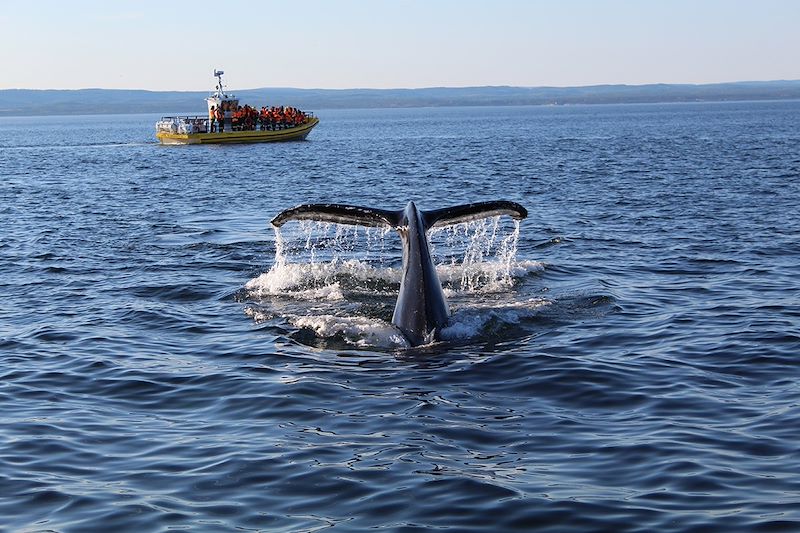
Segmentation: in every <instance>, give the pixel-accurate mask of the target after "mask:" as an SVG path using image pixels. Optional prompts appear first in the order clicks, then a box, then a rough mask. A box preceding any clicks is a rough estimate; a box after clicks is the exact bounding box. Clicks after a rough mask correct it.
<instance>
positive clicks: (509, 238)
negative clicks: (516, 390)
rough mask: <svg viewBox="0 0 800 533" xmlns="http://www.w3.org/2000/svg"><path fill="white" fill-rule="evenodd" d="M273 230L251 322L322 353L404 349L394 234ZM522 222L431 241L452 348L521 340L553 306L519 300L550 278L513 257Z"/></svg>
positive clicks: (446, 231)
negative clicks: (271, 252) (531, 280)
mask: <svg viewBox="0 0 800 533" xmlns="http://www.w3.org/2000/svg"><path fill="white" fill-rule="evenodd" d="M294 226H295V229H296V231H294V232H291V228H288V227H286V226H285V227H284V228H283V230H282V231H281V230H280V229H276V239H275V243H276V255H275V261H274V264H273V265H272V267H271V268H270V269H269V270H268V271H267V272H265V273H263V274H261V275H259V276H257V277H255V278H253V279H251V280H250V281H248V282H247V284H246V285H245V287H244V291H243V293H242V299H243V300H244V301H245V302H246V306H245V313H246V314H247V315H248V316H250V317H251V318H253V320H255V321H256V322H257V323H259V324H265V325H266V326H267V327H274V328H279V329H285V330H287V333H288V335H289V336H290V337H291V338H292V339H294V340H295V341H297V342H300V343H302V344H306V345H310V346H314V347H321V348H334V349H335V348H348V347H356V348H365V349H379V350H404V349H408V348H410V347H411V346H410V345H409V343H408V341H407V340H406V338H405V337H404V336H403V334H402V333H401V332H400V331H399V330H398V329H397V328H396V327H395V326H394V325H392V324H391V318H392V312H393V310H394V304H395V301H396V299H397V294H398V291H399V286H400V275H401V262H400V257H401V251H400V248H399V245H400V242H399V239H398V238H397V236H396V235H394V233H393V232H392V231H391V230H384V229H375V228H363V227H358V226H343V225H338V224H329V223H320V222H301V223H299V224H297V225H294ZM518 238H519V226H518V223H515V222H513V221H505V224H504V221H503V220H501V219H500V217H494V218H491V219H486V220H479V221H473V222H468V223H462V224H458V225H455V226H451V227H447V228H442V229H437V230H434V231H432V232H431V234H430V242H431V250H432V253H433V256H434V258H435V261H436V265H437V266H436V268H437V273H438V275H439V278H440V279H441V281H442V285H443V288H444V291H445V295H446V296H447V299H448V302H449V304H450V308H451V311H452V315H451V318H450V321H449V324H448V326H447V327H446V328H445V329H444V330H443V331H442V332H441V338H442V339H443V341H445V342H448V343H471V342H490V341H493V340H496V339H500V338H505V337H507V336H509V335H510V336H515V334H518V335H523V334H524V333H522V330H521V329H520V324H521V323H522V322H524V321H525V320H526V319H529V318H531V317H534V316H536V314H537V313H538V312H539V311H540V309H542V308H543V307H546V306H547V305H549V303H550V302H549V300H547V299H545V298H536V297H522V298H520V294H519V290H518V289H519V288H520V285H521V284H522V283H523V281H524V280H525V279H526V278H527V277H528V276H530V275H531V274H534V273H537V272H540V271H542V270H543V269H544V264H543V263H540V262H537V261H521V260H518V259H517V257H516V251H517V241H518Z"/></svg>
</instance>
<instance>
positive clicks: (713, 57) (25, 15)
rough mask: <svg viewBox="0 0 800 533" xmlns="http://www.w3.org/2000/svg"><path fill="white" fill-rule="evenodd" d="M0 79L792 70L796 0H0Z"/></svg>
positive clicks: (487, 80)
mask: <svg viewBox="0 0 800 533" xmlns="http://www.w3.org/2000/svg"><path fill="white" fill-rule="evenodd" d="M0 8H2V9H0V50H2V60H0V65H2V67H3V68H2V78H0V89H11V88H20V89H78V88H87V87H102V88H115V89H148V90H206V89H208V90H210V89H212V88H213V85H214V80H213V78H212V76H211V73H212V70H213V69H214V68H219V69H224V70H225V72H226V76H225V77H226V83H227V84H228V86H229V87H230V88H231V89H234V90H235V89H249V88H256V87H300V88H331V89H340V88H355V87H363V88H399V87H408V88H414V87H441V86H444V87H461V86H478V85H516V86H543V85H547V86H575V85H595V84H606V83H626V84H646V83H713V82H724V81H742V80H774V79H800V60H798V58H799V57H800V56H799V55H798V53H800V30H798V27H799V26H800V0H594V1H592V0H549V1H545V0H302V1H289V0H264V1H250V0H228V1H226V2H209V1H202V0H195V1H182V0H171V1H168V2H167V1H164V0H158V1H155V0H136V1H129V0H113V1H108V0H102V1H100V0H73V1H69V2H66V1H63V0H57V1H56V0H30V1H27V2H24V1H20V0H0Z"/></svg>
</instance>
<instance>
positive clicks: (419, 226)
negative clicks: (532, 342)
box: [272, 200, 528, 346]
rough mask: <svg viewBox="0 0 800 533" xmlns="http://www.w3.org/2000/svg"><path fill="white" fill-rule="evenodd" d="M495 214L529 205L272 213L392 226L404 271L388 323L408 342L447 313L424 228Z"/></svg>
mask: <svg viewBox="0 0 800 533" xmlns="http://www.w3.org/2000/svg"><path fill="white" fill-rule="evenodd" d="M500 215H509V216H510V217H512V218H513V219H515V220H522V219H523V218H525V217H527V216H528V211H527V210H526V209H525V208H524V207H522V206H521V205H519V204H518V203H515V202H508V201H504V200H498V201H491V202H476V203H472V204H465V205H458V206H454V207H446V208H444V209H434V210H431V211H420V210H418V209H417V206H416V205H414V202H409V203H408V205H407V206H406V208H405V209H402V210H399V211H388V210H385V209H375V208H372V207H360V206H354V205H343V204H303V205H298V206H297V207H293V208H291V209H287V210H286V211H283V212H281V213H280V214H278V216H276V217H275V218H273V219H272V225H273V226H276V227H280V226H282V225H283V224H285V223H286V222H288V221H290V220H316V221H321V222H335V223H337V224H354V225H360V226H370V227H381V226H383V227H390V228H394V229H395V230H397V232H398V234H399V235H400V239H401V240H402V241H403V272H402V278H401V282H400V294H399V295H398V297H397V304H395V308H394V314H393V315H392V324H394V325H395V326H397V328H398V329H399V330H400V331H402V332H403V334H404V335H405V337H406V338H407V339H408V341H409V343H410V344H411V345H412V346H419V345H421V344H426V343H429V342H431V341H432V340H435V339H436V338H438V335H439V333H440V332H441V330H442V328H443V327H444V326H446V325H447V321H448V319H449V317H450V310H449V309H448V307H447V302H446V300H445V297H444V291H443V290H442V283H441V281H440V280H439V275H438V274H437V273H436V266H435V265H434V264H433V259H432V258H431V252H430V247H429V244H428V230H429V229H431V228H434V227H443V226H449V225H452V224H459V223H462V222H469V221H471V220H478V219H481V218H486V217H492V216H500Z"/></svg>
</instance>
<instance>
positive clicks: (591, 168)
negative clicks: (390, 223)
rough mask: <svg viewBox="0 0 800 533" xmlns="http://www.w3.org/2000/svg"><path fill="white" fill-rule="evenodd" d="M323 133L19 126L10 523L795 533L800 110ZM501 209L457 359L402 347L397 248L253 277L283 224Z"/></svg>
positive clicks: (1, 206) (619, 110)
mask: <svg viewBox="0 0 800 533" xmlns="http://www.w3.org/2000/svg"><path fill="white" fill-rule="evenodd" d="M317 114H318V116H319V117H320V118H321V122H320V124H319V126H318V127H317V128H316V129H315V130H314V131H313V132H312V134H311V135H310V136H309V138H308V140H307V141H305V142H293V143H281V144H265V145H237V146H171V147H165V146H160V145H158V144H156V143H155V139H154V131H153V123H154V122H155V120H156V119H157V118H158V117H156V116H150V115H120V116H112V115H106V116H80V117H11V118H2V119H0V228H1V229H2V237H1V238H0V428H2V429H0V529H2V530H3V531H64V532H66V531H74V532H79V531H100V530H106V531H112V530H113V531H118V532H121V531H136V532H141V531H172V530H192V531H213V532H226V531H230V532H241V531H322V530H333V531H365V530H375V531H422V530H429V529H432V530H435V529H448V528H449V530H452V531H532V530H535V531H558V532H569V531H642V532H645V531H698V532H699V531H742V532H745V531H746V532H752V531H799V530H800V380H799V379H798V378H800V364H798V357H800V304H799V303H798V301H799V300H800V298H798V296H799V294H798V281H799V280H800V217H798V212H800V129H798V124H800V102H767V103H717V104H709V103H687V104H668V105H625V106H615V105H607V106H572V107H566V106H564V107H479V108H433V109H378V110H336V111H332V110H331V111H326V110H320V111H319V112H318V113H317ZM493 199H506V200H512V201H516V202H519V203H521V204H523V205H524V206H526V207H527V209H528V211H529V213H530V215H529V217H528V218H527V219H526V220H524V221H523V222H522V224H521V225H520V228H519V239H518V242H517V248H516V252H515V255H514V257H513V261H512V263H511V264H510V265H509V266H510V267H513V268H511V270H509V273H508V278H507V279H506V283H505V285H503V284H501V285H500V286H499V288H497V287H494V288H493V287H491V286H490V287H488V288H487V287H486V286H485V285H482V286H480V287H477V288H476V287H472V286H470V287H466V288H465V287H464V286H461V285H459V284H458V279H457V278H458V275H456V276H455V278H454V279H455V281H452V280H450V281H448V280H445V284H446V285H447V288H448V295H449V296H450V297H451V303H452V305H453V313H454V321H455V322H458V326H459V328H456V329H457V331H459V332H461V333H462V334H460V335H456V338H455V339H453V340H450V341H447V342H442V343H437V344H435V345H432V346H428V347H424V348H422V349H416V350H408V349H404V348H403V347H402V346H400V347H397V346H394V345H392V344H391V343H389V344H386V343H385V342H383V341H386V339H387V338H390V337H391V326H390V325H389V324H388V321H389V319H390V318H391V307H392V304H393V301H394V297H395V296H396V293H397V283H396V280H395V279H394V278H393V275H394V274H393V273H394V272H395V271H396V269H397V268H398V266H399V258H400V248H399V244H398V243H399V241H397V240H396V238H395V237H394V235H392V234H387V235H378V236H375V235H372V236H369V235H367V236H366V237H364V236H363V235H361V236H360V237H359V236H358V235H356V236H354V237H353V240H352V241H351V244H350V245H349V247H348V246H344V247H342V249H337V251H336V253H335V254H333V255H330V254H329V255H328V256H325V257H322V258H320V257H319V256H317V255H314V254H317V253H319V254H322V255H323V256H324V255H325V253H328V252H321V251H320V250H322V249H323V248H324V245H325V243H326V242H327V243H328V244H330V242H335V243H337V246H339V245H341V243H342V242H343V241H342V240H341V239H339V238H338V237H337V238H335V239H333V241H323V242H322V244H321V245H320V247H318V248H313V250H311V251H309V250H310V248H309V247H308V246H306V245H304V241H303V239H304V238H305V239H309V238H310V237H308V236H307V234H304V233H303V231H306V232H307V233H313V232H314V230H315V228H310V229H309V228H306V229H304V230H303V229H301V230H295V232H294V234H293V233H292V231H291V230H290V228H288V227H287V232H288V233H287V235H286V237H287V246H288V247H289V248H290V250H291V251H292V254H293V255H292V261H293V262H294V264H298V265H300V266H299V267H297V268H299V269H300V270H298V271H296V272H295V274H297V275H298V276H299V278H300V279H299V281H296V280H295V281H296V283H295V282H292V283H295V285H299V287H300V289H298V288H297V286H293V288H292V289H291V290H289V289H286V290H283V289H281V287H283V285H281V286H279V288H278V289H274V288H273V289H272V290H266V289H263V286H262V285H263V284H262V285H259V287H261V289H259V290H256V289H254V288H253V284H254V283H255V284H256V285H258V283H259V282H258V280H263V279H264V278H263V277H262V275H263V274H265V273H267V272H268V271H270V269H271V268H272V267H273V266H274V264H275V245H276V236H275V234H274V232H273V231H272V229H270V227H269V223H268V222H269V220H270V219H271V218H272V217H273V216H275V215H276V214H277V213H278V212H280V211H281V210H283V209H286V208H288V207H291V206H293V205H296V204H299V203H304V202H344V203H352V204H358V205H371V206H376V207H381V208H385V209H400V208H402V207H403V206H405V204H406V203H407V202H408V201H409V200H414V201H416V202H417V204H418V205H419V206H420V207H421V208H423V209H435V208H440V207H445V206H449V205H455V204H459V203H465V202H473V201H480V200H493ZM287 226H288V225H287ZM316 229H320V230H325V231H328V229H329V228H328V229H325V228H316ZM501 230H503V231H505V232H506V233H507V232H509V231H511V232H513V228H509V227H508V225H507V224H505V225H503V226H502V227H501ZM469 240H470V237H467V238H466V241H468V242H469ZM445 241H446V242H445V245H447V246H452V247H454V248H458V246H460V244H459V243H458V242H456V243H453V242H451V240H447V239H445ZM305 242H306V244H307V242H308V241H305ZM456 251H457V250H456ZM312 252H313V253H312ZM366 252H369V253H366ZM365 253H366V255H364V254H365ZM370 253H371V254H373V255H370ZM457 255H458V254H456V256H457ZM314 261H318V262H319V261H321V262H322V263H326V261H327V263H326V265H327V266H326V268H328V269H329V270H328V271H326V272H327V273H325V274H324V275H323V276H322V277H321V278H320V277H317V278H314V274H311V273H310V271H309V270H303V266H302V265H304V264H305V265H308V264H309V263H312V262H314ZM442 261H443V263H446V262H447V261H451V262H452V257H451V258H450V259H447V258H445V259H442ZM473 266H474V265H473ZM442 268H444V269H445V271H446V268H450V267H448V266H447V264H443V265H442ZM478 268H482V267H480V265H478ZM331 269H332V270H331ZM489 270H491V268H489ZM273 272H274V271H273ZM365 272H366V273H365ZM288 275H289V274H288V273H287V274H286V276H288ZM286 276H284V278H282V281H283V282H286V283H287V284H288V283H289V282H288V281H286V279H285V278H286ZM311 278H313V279H311ZM509 279H510V282H509ZM254 280H255V281H254ZM481 283H483V282H481ZM479 285H480V284H479ZM303 291H305V292H303ZM387 332H388V333H387Z"/></svg>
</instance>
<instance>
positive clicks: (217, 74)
mask: <svg viewBox="0 0 800 533" xmlns="http://www.w3.org/2000/svg"><path fill="white" fill-rule="evenodd" d="M223 74H225V72H224V71H222V70H217V69H214V76H215V77H216V78H217V80H218V81H219V83H218V84H217V91H219V93H220V94H221V95H223V96H225V93H224V92H223V91H222V75H223Z"/></svg>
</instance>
